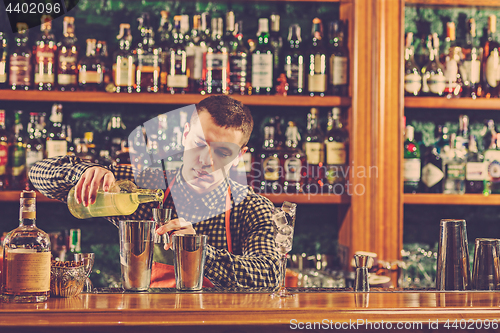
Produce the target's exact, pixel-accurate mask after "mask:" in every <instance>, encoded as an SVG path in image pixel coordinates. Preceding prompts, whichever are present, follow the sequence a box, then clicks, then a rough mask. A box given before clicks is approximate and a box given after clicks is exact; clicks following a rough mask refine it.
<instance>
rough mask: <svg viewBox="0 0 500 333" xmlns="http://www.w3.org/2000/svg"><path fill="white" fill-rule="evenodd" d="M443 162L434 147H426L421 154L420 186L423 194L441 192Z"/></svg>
mask: <svg viewBox="0 0 500 333" xmlns="http://www.w3.org/2000/svg"><path fill="white" fill-rule="evenodd" d="M443 179H444V172H443V160H442V159H441V156H440V155H439V153H438V150H437V148H436V146H435V145H431V146H430V147H426V148H425V150H424V152H423V153H422V174H421V185H422V192H424V193H442V192H443Z"/></svg>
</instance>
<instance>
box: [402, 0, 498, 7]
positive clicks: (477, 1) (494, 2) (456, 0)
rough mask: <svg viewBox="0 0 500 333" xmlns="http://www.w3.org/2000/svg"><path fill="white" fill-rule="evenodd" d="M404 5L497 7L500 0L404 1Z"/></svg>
mask: <svg viewBox="0 0 500 333" xmlns="http://www.w3.org/2000/svg"><path fill="white" fill-rule="evenodd" d="M405 4H406V5H423V6H441V7H450V6H452V7H464V6H466V7H498V6H500V0H474V1H472V0H406V1H405Z"/></svg>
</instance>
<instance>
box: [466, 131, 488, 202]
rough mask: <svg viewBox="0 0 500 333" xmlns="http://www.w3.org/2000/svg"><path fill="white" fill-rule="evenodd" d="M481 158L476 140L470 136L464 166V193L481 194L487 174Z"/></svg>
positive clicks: (482, 156)
mask: <svg viewBox="0 0 500 333" xmlns="http://www.w3.org/2000/svg"><path fill="white" fill-rule="evenodd" d="M483 158H484V155H483V154H480V153H479V151H478V148H477V141H476V138H475V137H474V135H471V136H470V141H469V152H468V154H467V163H466V165H465V193H483V190H484V181H485V180H486V175H487V172H488V171H487V170H486V168H485V163H484V162H483Z"/></svg>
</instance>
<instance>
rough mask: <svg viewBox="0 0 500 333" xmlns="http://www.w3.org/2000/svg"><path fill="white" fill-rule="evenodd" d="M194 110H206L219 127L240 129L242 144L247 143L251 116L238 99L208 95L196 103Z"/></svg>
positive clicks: (250, 132)
mask: <svg viewBox="0 0 500 333" xmlns="http://www.w3.org/2000/svg"><path fill="white" fill-rule="evenodd" d="M196 111H198V112H201V111H207V112H208V113H209V114H210V116H212V118H213V119H214V122H215V123H216V124H217V125H218V126H220V127H226V128H235V129H238V130H241V131H242V132H243V146H245V145H246V144H247V143H248V140H249V139H250V134H252V130H253V118H252V114H251V113H250V109H248V107H246V106H244V105H243V103H241V102H240V101H237V100H235V99H233V98H231V97H229V96H225V95H216V96H210V97H207V98H205V99H203V100H202V101H200V102H199V103H198V104H196ZM191 119H192V118H191Z"/></svg>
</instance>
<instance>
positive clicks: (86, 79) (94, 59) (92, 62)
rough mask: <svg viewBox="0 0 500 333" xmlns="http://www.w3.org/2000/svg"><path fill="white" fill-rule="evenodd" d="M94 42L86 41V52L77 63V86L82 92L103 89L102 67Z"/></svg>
mask: <svg viewBox="0 0 500 333" xmlns="http://www.w3.org/2000/svg"><path fill="white" fill-rule="evenodd" d="M96 42H97V41H96V40H95V39H87V52H86V54H85V56H84V57H83V58H82V59H80V62H79V63H78V86H79V87H80V90H83V91H101V90H103V89H104V66H103V64H102V63H101V62H100V59H99V57H98V56H97V54H96Z"/></svg>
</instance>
